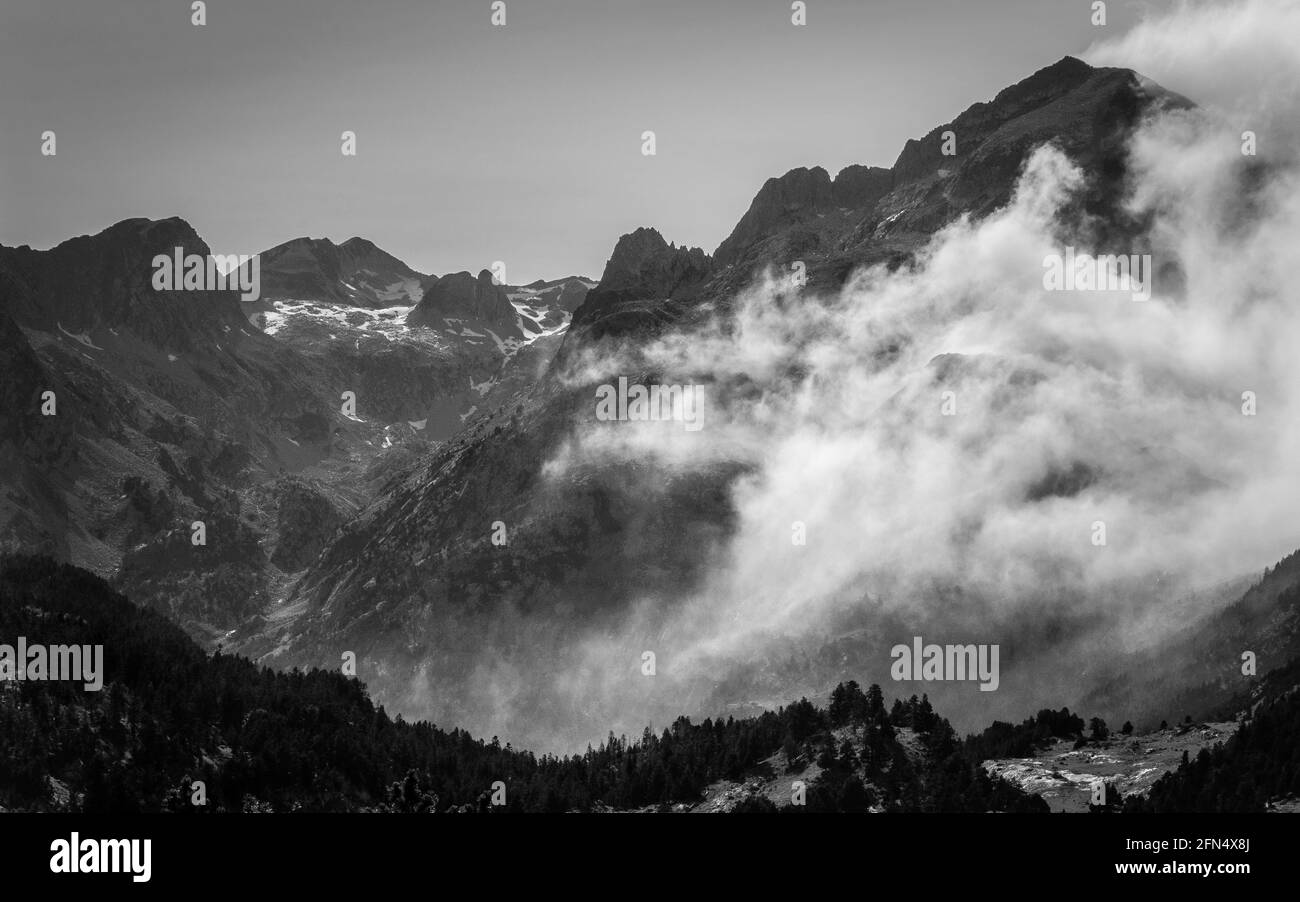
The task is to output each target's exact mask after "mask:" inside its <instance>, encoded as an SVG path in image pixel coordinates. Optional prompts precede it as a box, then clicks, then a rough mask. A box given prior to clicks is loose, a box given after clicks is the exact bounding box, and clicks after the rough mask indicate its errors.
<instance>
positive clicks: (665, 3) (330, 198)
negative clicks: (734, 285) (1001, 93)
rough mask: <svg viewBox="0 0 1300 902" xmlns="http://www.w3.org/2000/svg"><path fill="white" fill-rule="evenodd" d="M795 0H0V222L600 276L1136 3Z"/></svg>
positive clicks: (68, 231)
mask: <svg viewBox="0 0 1300 902" xmlns="http://www.w3.org/2000/svg"><path fill="white" fill-rule="evenodd" d="M1159 5H1161V6H1163V5H1165V4H1159ZM790 6H791V4H790V3H789V2H788V0H696V2H682V0H507V24H506V25H505V27H493V26H492V25H491V23H490V16H491V2H490V0H455V2H450V0H448V2H431V0H351V2H343V0H210V2H209V3H208V10H207V14H208V23H207V25H206V26H203V27H195V26H193V25H191V24H190V16H191V12H190V2H189V0H111V2H109V0H3V4H2V5H0V116H2V119H3V128H2V129H0V211H3V212H2V213H0V244H6V245H17V244H30V245H32V246H34V247H38V248H44V247H50V246H52V245H54V244H57V243H58V242H60V241H62V240H64V239H66V238H69V237H72V236H74V235H81V234H86V233H93V232H98V231H100V230H102V229H104V228H106V227H107V226H109V225H111V224H112V223H114V222H117V221H119V220H122V219H126V218H129V217H135V216H147V217H151V218H164V217H167V216H181V217H183V218H184V219H186V220H188V221H189V222H190V223H191V224H192V225H193V226H194V227H195V229H196V230H197V231H198V232H199V234H200V235H202V236H203V237H204V238H205V239H206V240H207V241H208V243H209V244H210V245H211V246H212V248H213V250H214V251H215V252H218V253H255V252H257V251H261V250H265V249H266V248H269V247H271V246H273V245H276V244H279V243H280V242H282V241H286V240H288V239H290V238H295V237H299V236H303V235H309V236H311V237H325V238H330V239H333V240H335V241H343V240H345V239H347V238H349V237H352V236H353V235H362V236H364V237H367V238H370V239H371V240H373V241H375V242H376V243H377V244H379V245H380V246H381V247H383V248H385V249H386V250H389V251H390V252H392V253H394V254H396V255H397V256H398V257H401V258H402V259H403V260H405V261H406V262H408V263H409V264H411V265H412V266H413V267H415V268H416V269H418V270H421V271H423V272H435V273H443V272H448V271H454V270H461V269H472V270H477V269H479V268H482V267H485V266H488V265H490V264H491V263H492V261H494V260H501V261H504V262H505V263H506V266H507V270H506V272H507V277H508V279H509V281H511V282H515V283H521V282H527V281H530V280H532V279H534V278H538V277H543V278H553V277H557V276H561V275H568V274H571V273H581V274H587V275H591V276H599V274H600V271H601V269H602V268H603V266H604V263H605V260H606V259H607V258H608V256H609V253H610V251H611V250H612V249H613V246H614V242H615V241H616V240H617V238H618V236H619V235H620V234H623V233H625V232H628V231H631V230H632V229H634V228H636V227H638V226H642V225H649V226H654V227H656V228H658V229H659V230H660V231H661V232H662V233H663V234H664V237H665V238H666V239H668V240H670V241H675V242H677V243H679V244H682V243H685V244H690V245H699V246H702V247H704V248H705V249H706V250H707V251H709V252H710V253H712V251H713V250H714V249H715V248H716V247H717V245H718V243H719V242H720V241H721V240H722V239H723V238H725V237H726V236H727V234H728V233H729V232H730V230H731V228H732V226H734V225H735V223H736V220H738V219H739V218H740V216H741V215H742V214H743V213H744V212H745V210H746V209H747V207H748V206H749V202H750V200H751V199H752V198H753V196H754V193H755V192H756V191H757V190H758V189H759V187H760V186H761V185H762V183H763V181H764V180H765V179H767V178H769V177H771V176H775V175H780V174H782V173H783V172H785V171H787V170H789V169H791V168H793V167H796V166H813V165H821V166H824V167H825V168H826V169H828V170H829V171H830V172H831V174H832V175H833V174H834V173H835V172H837V171H838V170H839V169H840V168H841V167H843V166H845V165H848V164H850V163H867V164H873V165H883V166H890V165H892V164H893V162H894V159H895V158H896V157H897V155H898V152H899V150H900V149H901V147H902V144H903V142H904V141H905V140H906V139H907V138H908V137H913V136H919V135H922V134H924V133H925V132H927V131H929V130H930V129H931V128H933V127H934V126H936V125H939V124H940V123H942V122H945V121H948V120H950V119H951V118H952V117H953V116H954V115H955V114H956V113H958V112H960V111H961V110H963V109H964V108H966V107H967V106H969V105H970V104H972V103H975V102H977V101H981V100H987V99H990V98H991V97H992V96H993V95H994V94H995V93H997V91H998V90H1000V89H1001V88H1003V87H1006V86H1007V85H1009V84H1012V83H1014V82H1016V81H1019V80H1020V79H1022V78H1024V77H1025V76H1027V75H1029V74H1030V73H1032V72H1033V71H1035V70H1036V69H1039V68H1042V67H1043V66H1046V65H1049V64H1051V63H1053V62H1055V61H1056V60H1058V59H1059V58H1060V57H1062V56H1064V55H1066V54H1073V55H1080V54H1082V52H1083V51H1084V50H1086V49H1087V48H1088V46H1089V45H1091V44H1092V43H1093V42H1094V41H1097V40H1099V39H1102V38H1105V37H1113V36H1114V35H1115V34H1116V33H1117V32H1119V31H1123V30H1125V29H1126V28H1128V27H1129V26H1130V25H1131V24H1132V23H1133V21H1134V20H1135V18H1136V13H1137V10H1138V4H1136V3H1131V2H1128V0H1112V2H1110V3H1109V4H1108V6H1109V10H1108V12H1109V23H1108V26H1107V28H1106V29H1097V28H1094V27H1093V26H1092V25H1091V23H1090V21H1089V19H1090V15H1091V2H1090V0H999V2H992V0H808V24H807V25H806V26H805V27H802V28H799V27H794V26H793V25H792V24H791V22H790V15H791V11H790ZM1168 87H1170V88H1174V89H1177V86H1176V85H1168ZM46 130H52V131H54V132H56V134H57V136H58V138H57V140H58V145H57V147H58V155H57V156H56V157H43V156H41V153H40V147H41V133H42V132H43V131H46ZM344 130H352V131H354V132H356V134H357V155H356V157H345V156H343V155H342V153H341V152H340V143H341V142H340V134H341V133H342V132H343V131H344ZM645 130H653V131H654V132H655V133H656V139H657V150H658V153H657V155H656V156H654V157H645V156H642V154H641V133H642V132H643V131H645Z"/></svg>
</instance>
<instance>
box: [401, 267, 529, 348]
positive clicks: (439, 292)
mask: <svg viewBox="0 0 1300 902" xmlns="http://www.w3.org/2000/svg"><path fill="white" fill-rule="evenodd" d="M446 319H465V320H475V321H477V322H481V323H486V324H488V325H490V326H492V327H493V328H494V330H504V332H508V333H509V334H510V335H512V336H515V337H518V336H519V335H520V332H519V323H518V320H519V315H518V313H517V311H516V310H515V307H514V305H513V304H511V303H510V296H509V295H508V294H507V293H506V290H505V288H504V287H503V286H501V285H498V284H496V282H495V281H494V280H493V278H492V273H491V272H490V271H489V270H486V269H484V270H480V271H479V274H478V275H477V276H475V275H473V274H472V273H470V272H457V273H451V274H449V275H445V276H443V277H441V278H438V277H437V276H431V277H429V278H428V279H427V280H426V281H425V284H424V297H423V299H422V300H421V301H420V303H419V304H417V305H416V306H415V308H414V309H412V310H411V312H410V313H408V314H407V316H406V322H407V324H408V325H413V326H415V325H428V326H441V325H442V323H443V321H444V320H446ZM502 337H505V336H504V334H503V335H502Z"/></svg>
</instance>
